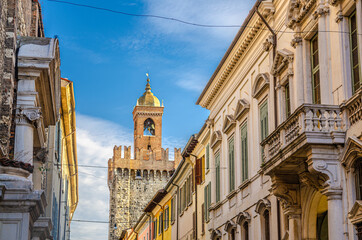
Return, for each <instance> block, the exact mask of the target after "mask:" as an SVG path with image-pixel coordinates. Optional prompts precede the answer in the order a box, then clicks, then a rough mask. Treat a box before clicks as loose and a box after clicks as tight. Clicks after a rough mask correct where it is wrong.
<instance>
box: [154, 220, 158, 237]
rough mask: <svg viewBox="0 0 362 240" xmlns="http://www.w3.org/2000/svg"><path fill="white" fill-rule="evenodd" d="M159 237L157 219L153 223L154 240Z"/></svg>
mask: <svg viewBox="0 0 362 240" xmlns="http://www.w3.org/2000/svg"><path fill="white" fill-rule="evenodd" d="M156 236H157V219H156V220H155V221H154V222H153V239H156Z"/></svg>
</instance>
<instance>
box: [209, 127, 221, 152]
mask: <svg viewBox="0 0 362 240" xmlns="http://www.w3.org/2000/svg"><path fill="white" fill-rule="evenodd" d="M221 140H222V134H221V132H220V131H215V132H214V133H213V134H212V135H211V148H214V147H216V146H217V145H219V143H221Z"/></svg>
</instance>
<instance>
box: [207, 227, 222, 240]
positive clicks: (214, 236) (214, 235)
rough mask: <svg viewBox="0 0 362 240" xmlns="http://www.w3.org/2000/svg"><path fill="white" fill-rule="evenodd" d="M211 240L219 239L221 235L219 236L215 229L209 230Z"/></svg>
mask: <svg viewBox="0 0 362 240" xmlns="http://www.w3.org/2000/svg"><path fill="white" fill-rule="evenodd" d="M210 236H211V238H210V239H211V240H216V239H218V238H221V237H222V234H221V232H220V231H219V230H217V229H212V230H211V235H210Z"/></svg>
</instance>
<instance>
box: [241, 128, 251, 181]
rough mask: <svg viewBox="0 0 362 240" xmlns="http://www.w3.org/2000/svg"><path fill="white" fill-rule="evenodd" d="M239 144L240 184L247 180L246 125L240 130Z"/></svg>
mask: <svg viewBox="0 0 362 240" xmlns="http://www.w3.org/2000/svg"><path fill="white" fill-rule="evenodd" d="M240 142H241V173H242V176H241V178H242V182H244V181H245V180H247V179H248V177H249V175H248V167H249V166H248V134H247V124H246V123H244V124H243V125H242V126H241V128H240Z"/></svg>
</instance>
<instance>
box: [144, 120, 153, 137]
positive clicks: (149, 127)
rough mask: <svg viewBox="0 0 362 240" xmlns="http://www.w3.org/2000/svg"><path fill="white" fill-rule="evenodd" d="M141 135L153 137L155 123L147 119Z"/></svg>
mask: <svg viewBox="0 0 362 240" xmlns="http://www.w3.org/2000/svg"><path fill="white" fill-rule="evenodd" d="M143 135H144V136H154V135H155V123H154V122H153V120H152V119H151V118H147V119H146V121H145V122H144V123H143Z"/></svg>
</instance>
